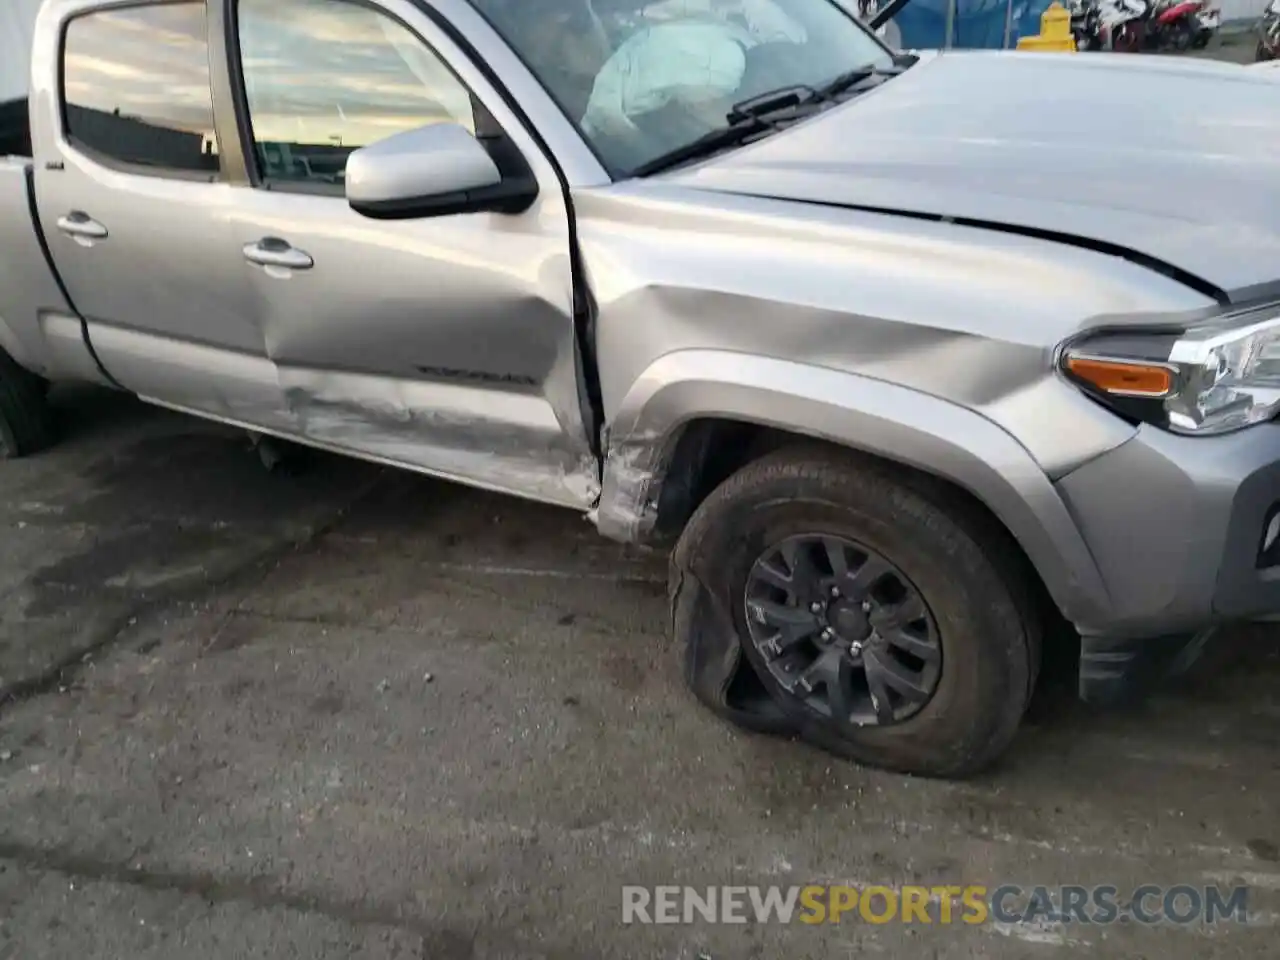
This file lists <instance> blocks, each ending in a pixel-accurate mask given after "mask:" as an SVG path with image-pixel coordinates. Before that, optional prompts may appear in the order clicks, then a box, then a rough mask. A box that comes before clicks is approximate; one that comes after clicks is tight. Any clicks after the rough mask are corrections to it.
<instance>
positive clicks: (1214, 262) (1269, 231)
mask: <svg viewBox="0 0 1280 960" xmlns="http://www.w3.org/2000/svg"><path fill="white" fill-rule="evenodd" d="M667 179H669V180H671V181H675V182H679V183H682V184H684V185H686V186H691V187H698V188H702V189H707V190H717V191H725V192H732V193H740V194H752V195H756V196H767V197H774V198H780V199H789V200H798V201H809V202H815V203H825V204H832V205H839V206H856V207H862V208H868V209H878V210H886V211H891V212H898V213H908V214H917V215H929V216H938V217H953V218H956V219H963V220H965V221H978V222H980V223H982V224H984V225H991V226H993V227H996V228H999V227H1006V228H1013V229H1020V230H1023V231H1031V232H1036V233H1045V234H1049V235H1056V236H1057V237H1059V238H1061V239H1064V240H1066V241H1067V242H1074V243H1080V244H1084V245H1088V246H1094V247H1097V248H1099V249H1102V250H1104V251H1107V250H1112V251H1114V252H1116V253H1119V254H1123V255H1132V254H1137V255H1138V259H1140V260H1146V261H1147V262H1152V261H1158V262H1159V264H1153V265H1156V266H1158V267H1159V268H1160V269H1165V268H1167V267H1173V268H1175V269H1176V271H1178V272H1180V273H1181V274H1183V276H1184V278H1185V279H1187V280H1188V281H1189V282H1192V283H1193V284H1195V283H1196V281H1198V284H1197V285H1198V286H1200V287H1201V288H1202V290H1206V291H1207V292H1215V295H1220V294H1221V293H1225V294H1226V295H1227V296H1228V297H1229V298H1230V299H1232V300H1243V299H1247V298H1249V297H1252V296H1258V295H1262V294H1264V293H1269V292H1277V291H1280V85H1277V84H1276V83H1275V81H1274V79H1272V78H1271V77H1270V76H1267V75H1266V74H1265V72H1261V71H1255V70H1247V69H1245V68H1243V67H1241V66H1239V65H1237V64H1225V63H1213V62H1209V61H1205V60H1191V59H1177V60H1175V59H1173V58H1170V57H1156V56H1136V55H1123V56H1122V55H1118V54H1088V53H1081V54H1075V55H1070V54H1046V53H985V52H963V53H959V52H947V53H945V54H943V55H941V56H935V57H930V58H927V59H924V60H922V61H921V62H919V63H917V64H916V65H915V66H914V67H912V68H911V69H909V70H907V71H906V72H905V73H904V74H902V75H901V76H899V77H897V78H895V79H892V80H890V81H888V82H887V83H885V84H883V85H882V86H879V87H876V88H874V89H873V90H871V91H869V92H868V93H865V94H863V95H861V96H859V97H856V98H854V99H852V100H850V101H848V102H847V103H845V104H842V105H841V106H839V107H836V108H833V109H831V110H828V111H826V112H824V113H821V114H819V115H818V116H816V117H814V118H812V119H810V120H807V121H805V122H803V123H801V124H797V125H796V126H794V127H791V128H789V129H787V130H785V131H783V132H781V133H778V134H775V135H773V136H771V137H769V138H767V139H765V140H762V141H759V142H757V143H755V144H752V145H750V146H747V147H744V148H741V149H739V150H734V151H730V152H728V153H724V154H720V155H719V156H717V157H714V158H712V159H710V160H708V161H705V162H703V163H700V164H698V165H697V166H694V167H689V168H685V169H683V170H680V171H673V172H672V173H670V174H668V175H667ZM1165 272H1168V271H1167V269H1166V270H1165ZM1187 275H1189V276H1187ZM1273 284H1274V285H1276V291H1269V290H1268V289H1267V288H1268V286H1269V285H1273ZM1208 288H1214V289H1213V290H1212V291H1209V290H1208Z"/></svg>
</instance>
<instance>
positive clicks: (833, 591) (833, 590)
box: [831, 587, 840, 597]
mask: <svg viewBox="0 0 1280 960" xmlns="http://www.w3.org/2000/svg"><path fill="white" fill-rule="evenodd" d="M831 595H832V596H833V597H838V596H840V588H839V587H832V588H831Z"/></svg>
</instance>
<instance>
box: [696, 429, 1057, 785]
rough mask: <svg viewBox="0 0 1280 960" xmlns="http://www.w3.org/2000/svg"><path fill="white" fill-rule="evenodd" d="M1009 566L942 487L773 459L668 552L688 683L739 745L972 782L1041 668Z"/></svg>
mask: <svg viewBox="0 0 1280 960" xmlns="http://www.w3.org/2000/svg"><path fill="white" fill-rule="evenodd" d="M1013 556H1014V548H1013V545H1012V543H1011V542H1009V541H1008V537H1007V535H1006V534H1004V533H1003V531H1002V530H997V529H995V528H993V526H992V522H991V521H990V519H989V518H988V517H987V516H986V515H985V514H984V513H983V512H982V511H980V510H979V509H978V508H976V507H975V506H974V505H973V504H972V503H971V502H970V501H968V500H967V499H966V498H965V497H963V496H961V495H958V494H956V493H955V492H954V491H952V490H950V489H949V488H947V487H945V486H943V485H941V484H938V483H936V482H933V481H930V480H928V479H924V478H919V477H917V476H916V475H914V474H911V475H906V474H902V475H899V474H897V473H896V472H895V471H894V470H893V469H892V468H890V467H887V466H885V465H884V464H882V463H880V462H879V461H870V460H864V459H862V458H861V457H858V456H855V455H852V454H848V455H846V454H842V453H840V452H832V451H828V450H826V449H824V448H813V449H809V448H798V449H792V450H789V451H783V452H781V453H778V454H774V455H771V456H769V457H767V458H765V459H762V460H759V461H757V462H755V463H752V464H750V465H748V466H747V467H745V468H743V469H742V470H741V471H740V472H739V473H737V474H736V475H735V476H733V477H732V478H730V479H729V480H728V481H726V482H725V483H724V484H723V485H722V486H721V487H720V488H718V489H717V490H716V491H715V492H714V493H712V494H711V496H710V497H709V498H708V499H707V500H706V501H705V502H704V503H703V504H702V506H701V507H700V508H699V509H698V511H697V512H696V513H695V515H694V517H693V519H692V520H691V521H690V523H689V525H688V527H687V528H686V530H685V531H684V534H683V535H682V537H681V539H680V543H679V544H678V545H677V548H676V551H675V554H674V556H673V559H672V576H671V595H672V611H673V627H674V630H675V633H676V636H677V639H678V640H680V641H682V642H683V644H684V648H685V655H686V659H685V665H686V670H685V673H686V680H687V681H688V683H689V685H690V686H691V688H692V689H693V691H694V693H695V694H696V695H697V696H698V698H699V699H700V700H701V701H702V702H703V703H704V704H706V705H707V706H709V707H710V708H711V709H712V710H714V711H715V712H716V713H718V714H719V715H721V716H722V717H725V718H726V719H729V720H731V721H733V722H735V723H738V724H740V725H742V726H745V727H748V728H750V729H754V730H758V731H764V732H770V733H778V734H783V735H792V736H799V737H801V738H803V739H804V740H807V741H808V742H810V743H812V744H814V745H816V746H818V747H821V748H823V749H825V750H828V751H830V752H832V753H835V754H838V755H841V756H844V757H847V758H849V759H852V760H855V761H858V762H861V763H865V764H868V765H871V766H877V767H883V768H886V769H891V770H896V771H900V772H904V773H914V774H921V775H927V776H944V777H960V776H965V775H968V774H972V773H975V772H977V771H979V770H981V769H982V768H983V767H985V766H987V765H988V764H989V763H991V762H992V761H993V760H994V759H995V758H996V757H997V756H999V755H1000V753H1001V752H1002V751H1003V750H1004V749H1005V747H1007V746H1008V744H1009V742H1010V741H1011V740H1012V739H1013V736H1014V734H1015V733H1016V731H1017V728H1018V725H1019V723H1020V721H1021V718H1022V715H1023V712H1024V711H1025V709H1026V707H1027V703H1028V701H1029V699H1030V695H1031V689H1032V686H1033V684H1034V681H1035V676H1036V672H1037V669H1038V663H1039V652H1040V626H1039V621H1038V619H1037V617H1036V616H1035V608H1034V604H1033V603H1031V601H1030V600H1029V592H1028V589H1027V586H1028V584H1027V581H1026V579H1025V577H1024V575H1023V573H1022V571H1020V570H1018V569H1017V564H1016V563H1015V562H1014V561H1013V560H1012V559H1011V558H1012V557H1013Z"/></svg>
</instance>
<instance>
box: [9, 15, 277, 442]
mask: <svg viewBox="0 0 1280 960" xmlns="http://www.w3.org/2000/svg"><path fill="white" fill-rule="evenodd" d="M57 56H58V58H59V61H60V62H59V64H58V65H57V66H56V67H55V68H54V69H48V70H45V71H40V72H41V73H47V74H48V75H50V76H59V75H60V77H61V80H60V83H58V84H57V85H56V88H55V89H50V90H44V91H40V90H37V91H36V98H35V99H33V103H35V104H36V106H37V109H36V110H34V111H33V114H34V115H35V119H36V124H35V127H34V133H35V137H36V156H37V157H39V158H41V161H42V162H41V163H40V164H39V165H38V167H37V171H36V196H37V201H38V205H39V212H40V220H41V223H42V224H43V226H44V231H45V234H46V236H47V237H48V238H49V245H50V248H51V253H52V255H53V259H54V261H55V263H56V265H57V267H58V270H59V272H60V273H61V275H62V278H63V280H64V281H65V283H66V286H67V290H68V292H69V294H70V296H71V299H72V302H73V303H74V304H75V306H76V308H77V309H78V310H79V312H80V313H81V315H82V316H84V317H85V318H86V321H87V323H88V330H89V335H90V341H91V342H92V344H93V346H94V348H95V350H96V352H97V354H98V356H99V358H100V360H101V361H102V363H103V365H104V366H105V368H106V369H107V371H108V372H109V373H110V374H111V375H112V376H113V377H114V378H115V379H116V380H117V381H119V382H120V383H121V384H122V385H123V386H125V387H127V388H129V389H130V390H133V391H135V392H136V393H138V394H140V395H142V396H143V397H145V398H148V399H151V400H155V401H158V402H161V403H164V404H168V405H172V406H176V407H179V408H181V409H186V410H190V411H193V412H197V413H203V414H206V415H210V416H214V417H219V418H223V419H228V420H232V421H235V422H241V423H247V424H254V425H261V426H264V427H269V428H273V429H277V430H292V428H293V427H294V421H293V418H292V417H291V416H290V415H289V413H288V411H287V409H286V407H285V405H284V400H283V394H282V392H281V390H280V387H279V384H278V382H277V381H276V378H275V371H274V368H273V367H272V366H271V364H270V363H269V362H268V361H267V359H266V356H265V348H264V342H263V337H262V333H261V331H260V330H259V329H258V327H257V326H256V325H255V319H254V310H253V308H252V301H251V297H250V291H249V286H248V280H247V275H246V274H247V271H246V268H245V264H244V261H243V259H242V257H241V256H240V251H239V248H238V247H237V246H236V245H235V243H234V242H233V240H232V236H233V231H232V228H231V224H230V210H231V206H232V203H233V200H234V196H235V194H236V193H237V192H240V193H243V192H244V191H237V190H236V188H234V187H232V186H231V185H230V184H228V183H227V182H226V176H225V172H224V164H223V157H222V155H221V151H220V150H219V144H218V138H217V135H216V132H215V125H214V113H213V96H212V93H211V89H210V67H209V62H210V61H209V40H208V30H207V15H206V11H205V5H204V3H203V2H199V0H196V2H184V0H178V2H142V3H128V4H121V3H110V4H103V3H101V2H99V3H90V2H86V3H85V4H84V9H83V10H82V11H80V12H78V13H75V14H73V15H72V16H71V18H70V19H69V20H68V21H67V23H66V27H65V33H64V42H63V44H62V47H61V49H60V50H59V51H58V53H57ZM51 66H52V65H51ZM42 98H43V103H42ZM46 104H47V105H46ZM52 104H57V105H58V109H57V110H55V109H53V108H52V106H50V105H52ZM55 158H56V159H55Z"/></svg>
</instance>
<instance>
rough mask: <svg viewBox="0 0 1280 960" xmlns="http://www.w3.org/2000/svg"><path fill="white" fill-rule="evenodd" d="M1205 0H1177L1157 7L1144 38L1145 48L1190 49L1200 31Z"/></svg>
mask: <svg viewBox="0 0 1280 960" xmlns="http://www.w3.org/2000/svg"><path fill="white" fill-rule="evenodd" d="M1206 6H1207V4H1205V3H1204V0H1175V2H1173V3H1169V4H1166V5H1164V6H1162V7H1157V8H1156V10H1155V12H1154V15H1153V16H1152V18H1151V20H1150V21H1149V22H1148V24H1147V33H1146V36H1145V37H1144V38H1143V41H1144V42H1143V49H1145V50H1179V51H1183V50H1190V49H1191V48H1192V46H1194V45H1195V42H1196V36H1197V34H1198V33H1199V31H1200V21H1199V15H1200V13H1201V11H1203V10H1204V9H1205V7H1206ZM1206 42H1207V41H1206Z"/></svg>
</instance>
